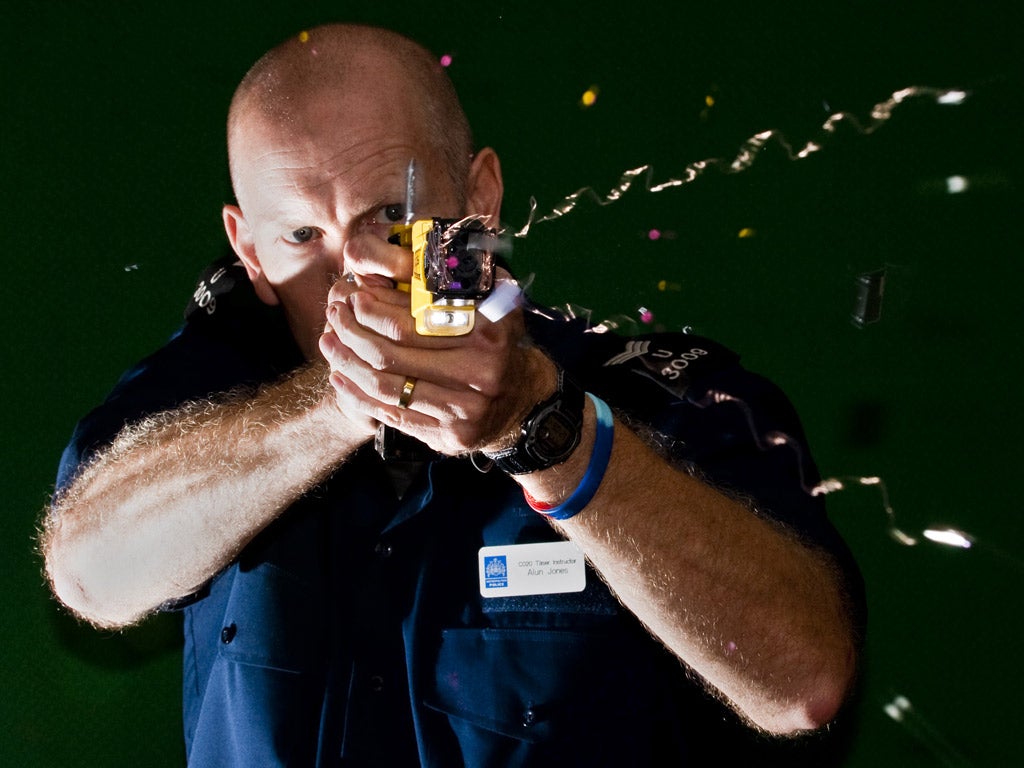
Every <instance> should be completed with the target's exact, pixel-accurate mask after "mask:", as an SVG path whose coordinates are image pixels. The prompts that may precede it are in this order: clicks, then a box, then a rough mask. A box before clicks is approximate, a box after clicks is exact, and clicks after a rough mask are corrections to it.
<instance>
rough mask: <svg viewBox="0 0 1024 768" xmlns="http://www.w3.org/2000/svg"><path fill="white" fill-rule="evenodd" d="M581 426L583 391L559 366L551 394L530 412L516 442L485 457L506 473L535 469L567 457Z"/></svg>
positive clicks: (574, 445) (577, 439) (513, 473)
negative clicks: (555, 384)
mask: <svg viewBox="0 0 1024 768" xmlns="http://www.w3.org/2000/svg"><path fill="white" fill-rule="evenodd" d="M582 429H583V390H582V389H580V388H579V386H577V385H576V383H575V382H574V381H573V380H572V379H570V378H569V377H568V376H566V375H565V371H564V370H562V369H561V368H559V369H558V387H557V389H556V390H555V393H554V394H553V395H551V397H549V398H547V399H546V400H543V401H541V402H540V403H538V404H537V405H536V406H535V407H534V409H533V410H532V411H530V413H529V415H528V416H527V417H526V419H525V420H524V421H523V423H522V426H521V427H520V435H519V439H518V440H517V441H516V444H515V445H514V446H512V447H511V448H508V449H506V450H504V451H501V452H499V453H495V454H490V455H489V458H490V459H492V460H493V461H494V464H495V466H497V467H498V469H500V470H501V471H503V472H507V473H508V474H510V475H522V474H526V473H527V472H538V471H540V470H542V469H547V468H548V467H553V466H555V465H556V464H561V463H562V462H563V461H565V460H566V459H568V458H569V456H571V455H572V452H573V450H575V448H576V446H577V445H579V443H580V434H581V432H582Z"/></svg>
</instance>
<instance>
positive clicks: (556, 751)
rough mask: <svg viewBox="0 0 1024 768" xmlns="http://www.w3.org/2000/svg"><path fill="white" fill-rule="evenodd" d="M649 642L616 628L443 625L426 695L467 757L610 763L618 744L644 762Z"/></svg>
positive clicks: (653, 700) (651, 715) (652, 685)
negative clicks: (641, 646) (432, 680)
mask: <svg viewBox="0 0 1024 768" xmlns="http://www.w3.org/2000/svg"><path fill="white" fill-rule="evenodd" d="M653 642H654V641H653V640H651V639H650V638H646V639H645V640H639V639H638V638H636V637H633V636H631V635H630V634H628V633H624V632H618V631H614V630H609V631H597V632H581V631H574V630H564V629H507V628H503V629H495V628H484V629H448V630H445V631H443V633H442V639H441V646H440V649H439V654H438V659H437V665H436V670H435V671H436V674H435V687H434V689H433V691H432V693H433V696H432V697H429V698H428V700H427V701H426V702H425V703H426V705H427V706H428V707H430V708H432V709H434V710H436V711H439V712H442V713H444V714H446V715H447V716H448V722H449V724H450V726H451V728H452V730H453V731H454V732H455V735H456V737H457V739H458V740H459V743H460V748H461V750H462V754H463V757H464V759H465V760H466V762H467V764H468V765H474V764H480V765H484V764H497V763H492V761H495V760H499V761H500V760H508V759H509V758H510V756H511V755H519V756H520V757H522V756H524V755H528V756H529V758H528V759H527V762H530V761H532V760H536V759H539V758H542V757H543V758H545V760H544V762H546V759H567V760H570V762H569V763H566V764H574V765H584V764H594V765H608V764H613V763H612V762H609V758H610V757H614V756H615V755H618V754H620V752H621V755H622V757H623V759H626V760H627V763H633V761H635V760H637V758H638V757H639V758H640V760H639V763H633V764H643V762H644V760H643V754H642V753H643V752H644V751H645V749H646V748H647V747H646V746H645V745H647V744H649V743H650V739H645V738H644V733H645V732H649V730H650V728H651V726H652V723H653V721H654V720H657V719H659V717H658V715H657V712H656V710H657V709H658V701H657V698H658V697H657V696H656V695H655V692H656V687H657V685H658V683H657V675H655V674H654V673H653V666H654V664H653V660H652V653H651V648H650V647H649V645H648V647H647V648H646V652H641V651H640V649H639V648H638V647H637V646H638V644H645V645H646V644H649V643H653ZM656 655H657V654H654V656H656ZM595 760H596V762H593V761H595ZM511 762H513V763H516V762H518V760H511Z"/></svg>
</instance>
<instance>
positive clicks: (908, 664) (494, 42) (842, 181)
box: [0, 0, 1024, 768]
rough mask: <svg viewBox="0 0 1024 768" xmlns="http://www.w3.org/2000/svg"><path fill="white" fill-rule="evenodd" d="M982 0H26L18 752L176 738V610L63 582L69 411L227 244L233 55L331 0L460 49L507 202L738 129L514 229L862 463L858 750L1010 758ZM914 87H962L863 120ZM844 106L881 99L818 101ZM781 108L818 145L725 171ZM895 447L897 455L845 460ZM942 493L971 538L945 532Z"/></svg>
mask: <svg viewBox="0 0 1024 768" xmlns="http://www.w3.org/2000/svg"><path fill="white" fill-rule="evenodd" d="M972 5H974V6H977V7H975V8H968V7H967V6H968V4H966V3H949V2H932V3H927V4H925V3H921V4H912V3H911V4H908V3H900V2H889V3H884V4H883V3H867V2H859V3H858V2H846V3H830V4H814V5H810V4H808V5H806V6H797V5H795V4H790V5H787V6H785V10H775V8H776V7H781V4H767V3H762V4H760V5H755V4H749V5H739V4H736V3H715V4H699V5H697V4H688V3H677V4H665V3H642V2H634V3H628V4H622V5H620V6H611V5H604V4H601V3H582V2H576V3H567V4H564V5H563V4H559V3H542V2H529V3H527V2H518V3H516V2H506V3H500V2H499V3H467V2H461V3H444V2H438V3H433V4H424V3H415V4H413V3H409V4H406V3H402V2H389V3H384V4H382V5H381V7H380V9H377V10H370V9H368V4H366V3H350V2H340V1H336V2H315V3H301V2H297V1H296V2H287V3H268V2H255V1H253V2H247V3H215V2H179V3H171V2H163V3H156V2H134V3H117V2H98V1H95V2H71V1H70V0H68V1H66V2H22V3H5V4H4V5H3V6H2V9H0V30H2V32H3V42H2V43H0V52H2V62H0V63H2V66H0V78H2V106H0V157H2V167H0V179H2V181H0V195H2V197H0V222H2V225H3V233H2V240H0V242H2V248H3V266H4V278H3V279H2V280H0V291H2V302H0V308H2V312H3V318H2V319H3V328H4V330H5V341H4V345H3V350H4V357H3V376H2V381H3V400H2V403H3V408H2V412H3V460H2V462H0V466H2V467H3V487H4V489H5V491H6V492H7V494H8V502H7V504H6V505H5V506H4V508H3V511H2V518H0V520H2V523H0V524H2V530H0V538H2V542H3V543H2V546H3V563H4V565H3V574H4V576H3V578H4V583H3V594H4V601H5V602H4V610H3V615H2V619H0V620H2V622H3V639H2V643H3V645H2V649H3V653H2V659H3V662H2V663H3V671H4V679H5V681H6V685H5V690H4V693H3V695H2V696H0V722H2V723H3V727H2V729H0V733H2V735H0V763H2V764H4V765H17V766H64V765H90V766H91V765H102V766H135V765H147V766H150V765H152V766H165V765H166V766H172V765H180V764H182V762H183V759H184V758H183V750H182V746H181V737H180V704H179V682H178V679H179V677H178V676H179V664H180V651H179V640H178V633H179V629H178V627H177V624H176V619H175V618H173V617H161V618H158V619H154V620H151V621H149V622H147V623H145V624H143V625H142V626H140V627H138V628H135V629H132V630H129V631H126V632H123V633H110V632H97V631H95V630H92V629H90V628H87V627H84V626H80V625H79V624H77V623H76V622H75V621H74V620H73V619H71V618H69V617H68V616H67V615H65V614H64V613H63V612H62V611H61V610H60V609H59V608H58V606H57V605H56V604H55V603H54V602H53V601H52V600H51V599H50V598H49V596H48V594H47V591H46V589H45V586H44V584H43V580H42V577H41V575H40V562H39V560H38V558H37V557H36V555H35V553H34V551H33V546H34V544H33V532H34V530H35V526H36V522H37V520H38V516H39V513H40V510H41V509H42V508H43V506H44V504H45V503H46V500H47V497H48V494H49V492H50V491H51V489H52V483H53V476H54V472H55V469H56V464H57V460H58V457H59V455H60V451H61V449H62V447H63V445H64V443H65V442H66V440H67V438H68V435H69V433H70V430H71V428H72V426H73V424H74V421H75V420H76V419H77V418H78V417H80V416H81V415H83V414H84V413H85V412H86V411H87V410H88V409H89V408H90V407H92V406H93V405H94V404H95V403H96V402H97V401H98V400H99V399H100V398H102V396H103V395H104V394H105V392H106V391H107V390H108V389H109V387H110V386H111V385H112V384H113V382H114V381H115V379H116V377H117V376H118V374H119V373H120V372H121V371H122V370H123V369H124V368H126V367H127V366H128V365H130V364H131V363H132V362H134V361H135V360H136V359H137V358H139V357H140V356H142V355H143V354H145V353H146V352H148V351H149V350H151V349H152V348H154V347H156V346H157V345H159V344H160V343H161V342H162V340H163V339H165V338H166V337H167V335H168V334H169V333H170V332H171V331H172V330H173V329H174V327H175V326H176V324H177V323H178V321H179V319H180V317H181V311H182V309H183V307H184V304H185V302H186V300H187V298H188V297H189V296H190V294H191V292H192V288H193V286H194V282H195V278H196V276H197V274H198V272H199V271H200V270H201V268H202V267H203V266H204V265H205V264H206V263H207V262H209V261H210V260H212V259H213V258H215V257H217V256H218V255H220V254H221V252H222V249H223V242H224V239H223V233H222V231H221V224H220V217H219V209H220V206H221V205H222V204H223V203H224V202H225V201H226V200H228V198H229V196H230V191H229V187H228V183H227V170H226V162H225V158H224V149H223V128H222V125H223V120H224V116H225V112H226V108H227V103H228V100H229V98H230V95H231V93H232V90H233V88H234V86H235V84H236V83H237V81H238V80H239V78H240V77H241V76H242V75H243V74H244V72H245V70H246V68H247V67H248V65H249V64H250V63H251V62H252V61H253V60H255V59H256V58H257V57H258V56H259V55H260V54H261V53H262V52H263V51H264V50H266V49H267V48H268V47H270V46H272V45H274V44H275V43H277V42H279V41H280V40H281V39H282V38H284V37H286V36H288V35H291V34H295V33H297V32H298V31H300V30H301V29H303V28H305V27H307V26H312V25H314V24H316V23H319V22H323V21H329V20H353V21H368V22H372V23H377V24H382V25H386V26H391V27H393V28H395V29H397V30H399V31H402V32H406V33H408V34H410V35H412V36H414V37H416V38H418V39H420V40H421V41H422V42H424V43H425V44H426V45H427V46H428V47H430V48H431V49H432V50H434V51H435V52H437V54H438V55H440V54H442V53H449V54H450V55H452V57H453V63H452V65H451V67H450V72H451V74H452V77H453V79H454V80H455V82H456V85H457V87H458V88H459V90H460V92H461V93H462V95H463V99H464V101H465V103H466V107H467V111H468V113H469V115H470V119H471V121H472V122H473V124H474V126H475V129H476V132H477V136H478V139H479V140H480V142H481V143H486V144H490V145H493V146H495V147H496V148H497V149H498V151H499V153H500V155H501V157H502V159H503V163H504V170H505V175H506V183H507V191H506V205H505V210H504V217H505V219H506V221H507V223H508V224H509V226H510V227H512V228H513V229H519V228H520V227H522V226H523V225H524V224H525V223H526V221H527V220H528V214H529V209H530V199H531V197H534V198H536V200H537V206H538V216H540V215H543V214H545V213H548V212H550V211H551V210H552V209H553V208H555V207H556V206H558V205H559V204H560V203H561V202H562V200H563V198H564V197H565V196H566V195H568V194H570V193H573V192H575V191H576V190H578V189H580V188H583V187H592V188H593V189H594V190H596V192H597V194H598V196H599V197H602V198H603V197H604V196H605V195H606V194H607V193H608V192H609V190H611V189H612V188H614V187H615V186H616V185H617V184H618V183H619V179H620V176H621V174H622V173H623V172H624V171H626V170H628V169H631V168H636V167H640V166H645V165H646V166H650V167H651V169H652V170H651V176H650V181H652V182H653V183H655V184H657V183H661V182H664V181H667V180H669V179H673V178H676V179H679V178H683V177H684V175H685V173H686V169H687V167H688V166H690V165H691V164H692V163H695V162H697V161H702V160H712V159H717V160H719V161H721V163H719V164H717V165H716V164H714V163H712V164H711V166H710V170H708V171H707V172H705V173H704V174H703V175H701V176H699V177H698V178H697V179H696V180H695V181H694V182H692V183H689V184H685V185H682V186H679V187H674V188H670V189H667V190H665V191H662V192H657V193H652V192H649V191H646V185H645V183H644V181H645V178H644V177H641V178H640V179H639V180H638V182H637V184H636V185H635V187H634V189H632V190H631V191H630V192H628V193H627V194H626V195H624V196H623V197H622V199H621V200H620V201H619V202H616V203H614V204H612V205H604V206H602V205H597V204H596V203H595V202H594V201H593V200H591V199H590V198H586V197H585V199H584V201H583V202H581V204H580V205H579V207H578V208H576V209H575V210H574V211H573V212H572V213H571V214H569V215H567V216H565V217H563V218H561V219H558V220H556V221H548V222H540V223H536V224H535V225H534V226H533V227H532V228H531V230H530V233H529V236H528V237H526V238H521V239H517V240H516V242H515V250H514V253H513V256H512V260H513V264H514V266H515V268H516V269H517V271H518V272H519V274H520V275H527V274H534V275H535V279H534V283H533V291H534V294H535V295H536V296H537V297H538V298H540V299H542V300H544V301H548V302H552V303H555V304H559V305H563V306H564V305H570V304H571V305H572V306H573V308H574V311H577V312H585V311H587V312H590V313H591V316H592V318H593V320H594V321H595V322H598V321H600V320H604V319H607V318H612V319H613V320H614V321H615V322H617V323H619V324H620V325H623V326H624V327H625V328H626V329H627V330H631V329H641V328H647V327H651V326H660V327H665V328H670V329H680V328H684V327H690V328H692V329H693V330H694V331H695V332H699V333H703V334H707V335H710V336H713V337H716V338H718V339H719V340H721V341H723V342H725V343H727V344H729V345H731V346H733V347H734V348H736V349H737V350H738V351H740V352H741V353H742V354H743V356H744V360H745V361H746V363H747V365H748V366H749V367H751V368H754V369H756V370H759V371H761V372H763V373H766V374H768V375H769V376H771V377H773V378H774V379H776V380H777V381H778V382H779V383H780V384H782V386H783V387H784V388H785V389H786V390H787V391H788V392H789V393H790V395H791V397H792V398H793V400H794V401H795V402H796V404H797V406H798V408H799V409H800V411H801V413H802V415H803V417H804V420H805V424H806V428H807V431H808V433H809V436H810V440H811V444H812V447H813V449H814V453H815V456H816V458H817V460H818V463H819V465H820V467H821V470H822V472H823V474H824V475H825V476H827V477H834V478H838V479H840V480H842V481H844V483H845V484H846V488H845V489H844V490H842V491H837V492H835V493H833V494H830V495H829V497H828V502H829V508H830V514H831V516H832V517H833V519H834V520H835V522H836V524H837V525H838V526H839V527H840V528H841V530H842V531H843V532H844V534H845V535H846V537H847V538H848V540H849V542H850V544H851V546H852V547H853V549H854V551H855V553H856V555H857V557H858V559H859V561H860V563H861V564H862V567H863V570H864V573H865V576H866V579H867V584H868V589H869V598H870V609H871V625H870V632H869V640H868V648H867V660H866V669H865V679H864V686H863V690H862V693H861V695H860V698H859V699H858V701H857V702H856V708H857V728H856V735H855V738H854V739H853V743H852V744H851V747H850V754H849V757H848V760H847V762H848V764H849V765H851V766H880V765H885V766H888V765H900V766H905V767H907V768H909V767H910V766H932V765H942V766H967V765H977V766H989V765H992V766H995V765H1004V764H1007V763H1009V762H1013V761H1014V760H1013V758H1012V756H1013V755H1014V754H1017V753H1018V752H1019V749H1018V748H1017V745H1016V737H1017V736H1018V732H1019V730H1020V726H1021V725H1022V722H1021V708H1020V705H1019V703H1018V696H1019V693H1018V692H1019V689H1020V688H1021V685H1022V683H1024V672H1022V665H1021V664H1020V660H1019V659H1020V657H1019V646H1020V641H1021V632H1020V626H1021V621H1020V618H1019V611H1020V605H1021V598H1020V587H1021V581H1022V579H1021V577H1022V574H1024V561H1022V558H1021V540H1022V535H1021V534H1022V524H1021V516H1020V513H1019V510H1018V508H1017V506H1016V505H1017V503H1018V502H1017V497H1018V495H1019V494H1018V493H1017V492H1016V490H1015V485H1014V483H1015V482H1016V480H1015V478H1018V477H1019V476H1020V466H1021V464H1022V459H1024V455H1022V454H1024V451H1022V449H1021V442H1020V439H1019V435H1020V433H1021V426H1022V423H1021V422H1022V418H1021V415H1020V408H1019V405H1018V403H1017V402H1016V397H1015V396H1013V395H1012V393H1013V392H1015V391H1016V390H1017V387H1016V386H1015V384H1016V381H1015V377H1016V375H1017V372H1018V371H1019V370H1020V367H1021V366H1020V363H1021V359H1020V358H1021V355H1020V344H1019V340H1018V339H1019V328H1020V321H1021V312H1020V307H1021V301H1020V298H1019V295H1020V291H1019V278H1020V274H1021V268H1020V259H1021V255H1022V253H1021V244H1020V241H1021V238H1020V234H1019V232H1020V223H1019V222H1020V211H1021V206H1020V203H1021V196H1020V184H1021V173H1020V171H1021V152H1020V149H1019V146H1018V143H1019V133H1020V126H1021V124H1022V121H1021V118H1022V116H1024V110H1022V97H1021V90H1020V85H1021V77H1020V75H1021V66H1020V57H1019V55H1018V54H1015V53H1014V50H1015V47H1016V45H1017V43H1018V42H1019V37H1020V33H1019V31H1018V27H1017V26H1015V25H1014V24H1013V23H1012V20H1013V19H1014V18H1015V15H1014V14H1012V13H1010V12H1009V10H1010V9H1011V8H1012V7H1013V6H1012V5H1011V4H1010V3H1005V4H1002V5H1000V4H996V3H984V4H983V3H975V4H972ZM770 8H771V9H770ZM591 86H597V87H598V88H599V92H598V97H597V100H596V102H595V103H594V105H593V106H591V107H589V108H584V107H582V106H581V105H580V97H581V96H582V94H583V92H584V91H586V90H587V89H588V88H590V87H591ZM910 86H928V87H935V88H963V89H966V90H968V91H969V92H970V94H971V95H970V97H969V98H968V99H967V100H966V101H965V102H964V103H963V104H962V105H959V106H955V105H940V104H937V103H936V101H935V99H934V98H932V97H928V96H918V97H911V98H908V99H906V100H904V101H903V103H902V104H901V105H900V106H899V107H898V108H897V109H896V110H895V111H894V112H892V113H891V116H890V117H888V118H887V119H883V120H881V121H880V122H877V121H875V120H873V118H872V109H873V108H874V107H875V105H877V104H882V103H884V102H885V101H886V99H888V98H889V97H890V95H891V94H893V93H894V92H896V91H899V90H900V89H903V88H906V87H910ZM381 97H382V98H387V97H388V94H387V93H386V92H383V91H382V93H381ZM708 97H711V99H710V100H711V101H713V105H711V106H709V99H708ZM838 112H841V113H844V114H846V115H848V116H850V117H851V118H852V117H856V120H857V122H855V121H854V120H852V119H844V120H842V121H839V122H838V123H837V124H836V125H835V128H836V130H835V131H834V132H828V131H825V130H823V125H824V124H825V123H826V121H827V120H828V118H829V115H831V114H834V113H838ZM858 126H859V128H858ZM767 130H774V131H777V132H778V133H775V134H773V136H775V137H776V139H778V138H781V137H784V138H785V139H786V140H787V141H788V142H789V144H790V146H791V147H792V148H793V150H794V151H798V150H799V149H801V148H803V147H804V146H805V145H806V143H807V142H808V141H815V142H819V143H820V144H821V145H822V149H821V151H819V152H816V153H814V154H812V155H811V156H809V157H807V158H806V159H798V160H794V159H791V157H790V154H789V153H788V152H787V151H786V149H785V147H784V146H783V144H782V143H781V142H779V141H777V140H772V141H770V142H769V143H768V144H767V145H766V147H765V149H764V150H763V151H761V152H760V153H758V154H757V155H756V157H755V162H754V163H753V165H752V166H751V167H750V168H749V169H748V170H745V171H743V172H740V173H736V172H728V170H727V169H728V163H729V162H731V161H732V160H733V159H735V158H736V157H737V154H738V152H739V151H740V149H741V148H742V147H743V146H744V144H745V142H746V141H747V140H748V139H750V138H751V137H752V136H754V135H755V134H757V133H759V132H761V131H767ZM954 175H960V176H963V177H964V178H966V179H967V184H968V186H967V189H966V190H965V191H964V192H963V193H960V194H951V193H949V192H948V189H949V186H948V182H947V179H948V178H949V177H951V176H954ZM652 229H658V230H659V231H660V232H661V233H662V236H661V237H660V238H659V239H657V240H652V239H650V237H649V235H648V233H649V232H650V230H652ZM744 229H748V230H752V236H749V237H740V236H739V233H740V232H741V231H742V230H744ZM879 269H885V270H886V284H885V293H884V298H883V301H882V305H881V306H882V309H881V317H880V320H879V321H878V322H875V323H871V324H867V325H865V326H863V327H858V326H857V325H855V324H854V323H853V322H852V321H851V313H853V312H854V309H855V306H856V301H857V276H858V275H861V274H863V273H867V272H871V271H874V270H879ZM662 288H663V289H662ZM641 308H646V309H647V310H649V311H650V312H652V313H653V321H652V322H651V323H650V325H649V326H648V325H645V324H644V323H642V322H639V320H640V316H641V313H642V310H641ZM776 450H785V449H784V448H782V449H776ZM875 476H877V477H879V478H881V479H882V480H883V481H884V486H878V485H873V486H871V485H861V484H859V483H857V482H856V478H859V477H875ZM883 488H884V490H885V491H886V492H887V497H886V496H884V495H883V494H882V492H881V491H882V490H883ZM887 504H889V505H891V506H887ZM947 526H948V527H953V528H956V529H958V530H961V531H963V532H965V533H967V534H969V535H970V536H971V538H972V540H973V546H972V547H971V548H970V549H960V548H953V547H948V546H943V545H940V544H935V543H932V542H930V541H927V540H924V539H922V538H921V532H922V531H923V530H924V529H926V528H934V527H947ZM894 527H898V529H899V530H901V531H903V532H904V533H906V534H908V535H911V536H913V537H915V538H916V539H917V540H918V543H917V544H916V545H915V546H907V545H905V544H900V543H899V542H898V541H897V540H896V539H895V538H894V537H893V536H892V535H891V532H892V529H893V528H894ZM897 697H904V698H905V701H906V702H907V703H908V706H904V707H903V708H902V709H900V710H899V711H898V712H897V713H896V714H898V715H899V718H894V717H892V716H891V715H890V714H887V707H888V709H889V711H892V705H893V703H894V702H895V701H897ZM900 701H903V699H900Z"/></svg>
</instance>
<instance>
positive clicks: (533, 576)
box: [479, 541, 587, 597]
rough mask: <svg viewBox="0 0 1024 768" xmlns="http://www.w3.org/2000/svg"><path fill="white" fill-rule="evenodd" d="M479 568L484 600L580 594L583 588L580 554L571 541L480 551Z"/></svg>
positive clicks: (584, 577)
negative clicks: (567, 593)
mask: <svg viewBox="0 0 1024 768" xmlns="http://www.w3.org/2000/svg"><path fill="white" fill-rule="evenodd" d="M479 566H480V594H481V595H483V596H484V597H518V596H520V595H553V594H556V593H559V592H582V591H583V588H584V587H586V585H587V573H586V567H585V566H586V563H585V560H584V557H583V550H582V549H580V548H579V547H577V546H576V545H575V544H573V543H572V542H571V541H552V542H546V543H543V544H508V545H505V546H499V547H482V548H481V549H480V554H479Z"/></svg>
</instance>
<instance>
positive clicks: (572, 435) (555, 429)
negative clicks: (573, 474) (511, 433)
mask: <svg viewBox="0 0 1024 768" xmlns="http://www.w3.org/2000/svg"><path fill="white" fill-rule="evenodd" d="M578 440H579V428H578V427H577V426H576V425H575V424H573V423H572V421H570V420H569V419H568V418H567V417H566V416H565V415H564V414H563V413H561V412H559V411H556V410H551V411H548V412H547V413H545V414H542V415H541V417H540V418H539V419H537V421H536V422H535V423H534V427H533V429H532V430H531V434H530V440H529V443H528V445H529V448H530V452H531V453H533V454H534V455H536V456H537V457H538V458H540V459H543V460H551V459H560V458H562V457H563V456H565V455H566V454H568V453H569V452H571V451H572V449H573V448H575V447H576V443H577V442H578Z"/></svg>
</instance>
